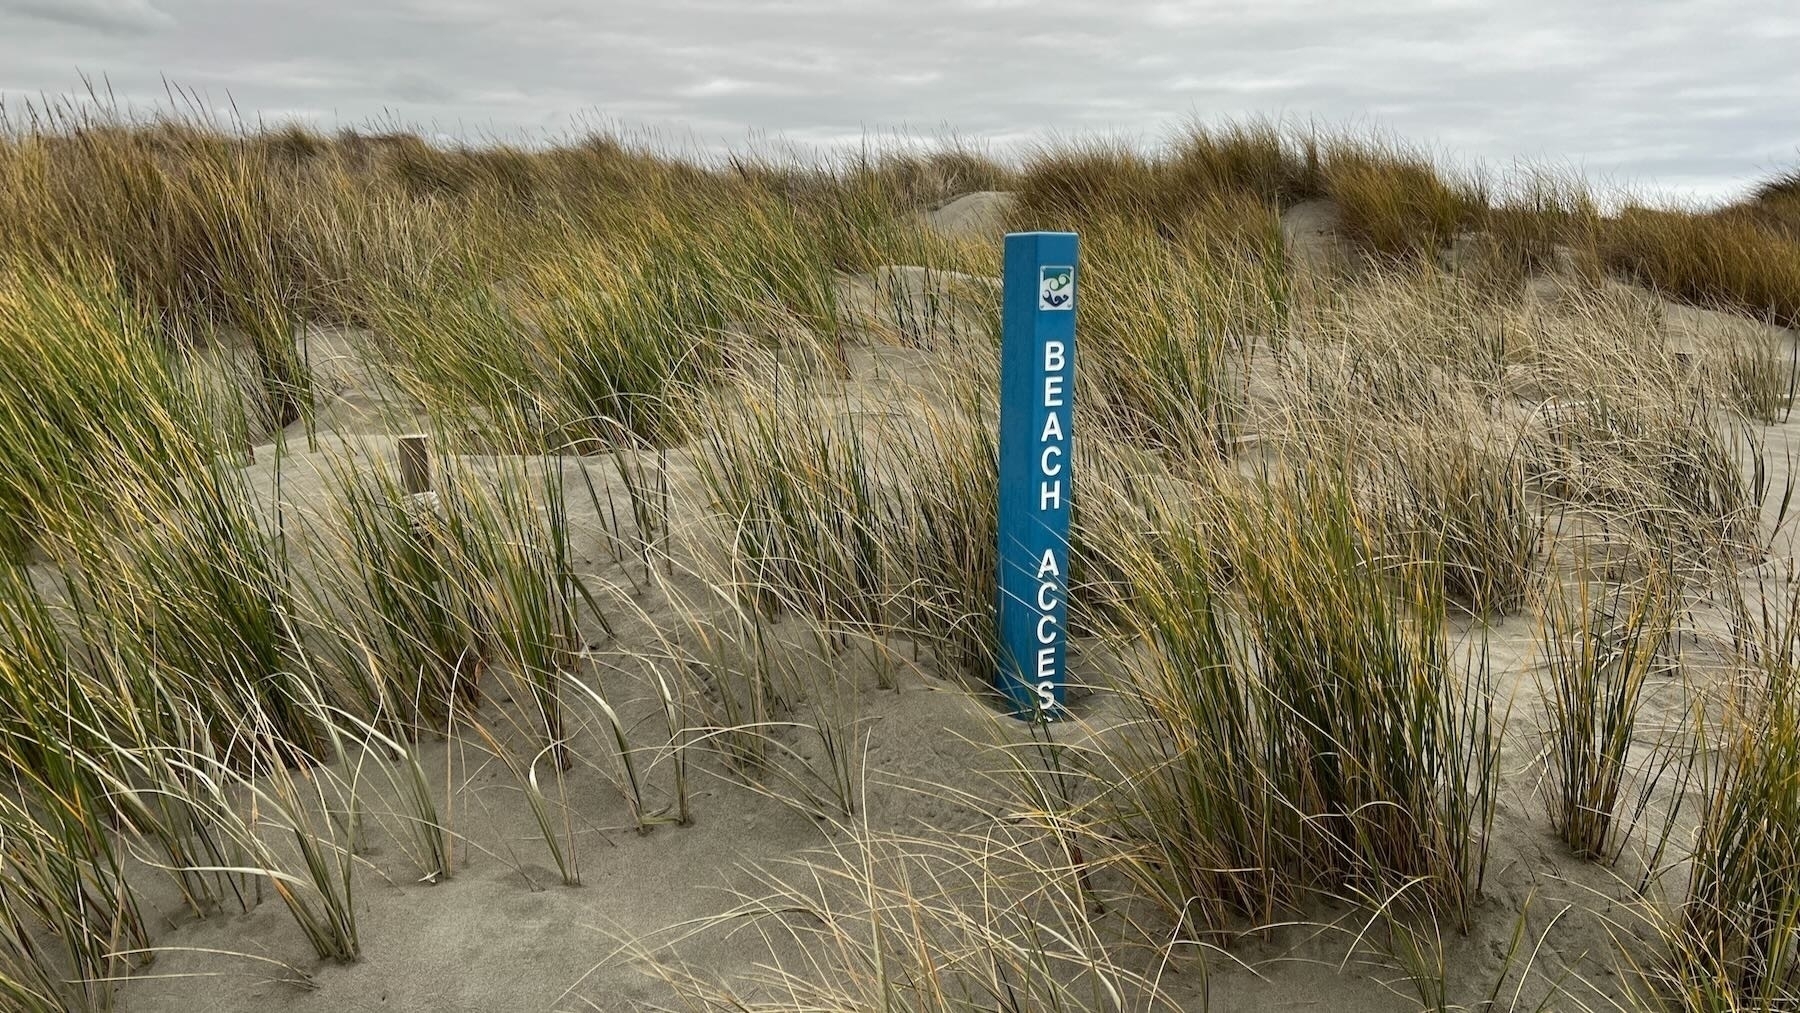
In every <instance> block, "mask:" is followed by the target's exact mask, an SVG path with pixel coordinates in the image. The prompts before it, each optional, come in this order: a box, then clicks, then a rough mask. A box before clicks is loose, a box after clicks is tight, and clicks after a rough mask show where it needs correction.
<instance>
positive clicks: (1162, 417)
mask: <svg viewBox="0 0 1800 1013" xmlns="http://www.w3.org/2000/svg"><path fill="white" fill-rule="evenodd" d="M1083 242H1084V243H1085V244H1086V246H1087V253H1086V257H1085V259H1086V260H1087V261H1088V262H1089V263H1090V264H1091V265H1093V266H1091V267H1090V268H1088V269H1087V271H1086V273H1085V274H1084V276H1083V282H1082V284H1083V286H1084V290H1083V299H1084V302H1083V306H1082V313H1083V317H1082V326H1083V332H1082V336H1083V341H1084V345H1083V350H1084V356H1083V359H1082V369H1081V383H1082V384H1083V386H1084V387H1085V388H1086V389H1087V391H1089V392H1090V393H1091V395H1092V396H1091V397H1090V398H1088V399H1087V402H1088V404H1089V405H1090V406H1092V407H1091V409H1090V412H1091V417H1092V418H1094V419H1095V421H1097V422H1099V423H1100V425H1101V427H1102V430H1103V431H1104V432H1105V433H1106V434H1107V435H1109V436H1111V437H1113V438H1115V439H1122V440H1126V441H1129V442H1133V443H1136V444H1138V445H1140V446H1143V447H1146V448H1149V449H1156V450H1164V451H1167V452H1168V453H1170V454H1171V455H1173V456H1174V457H1176V458H1178V459H1200V458H1208V457H1214V456H1217V455H1218V454H1219V453H1221V451H1222V448H1223V447H1224V445H1225V444H1226V443H1227V441H1228V439H1229V437H1230V435H1231V434H1232V431H1233V427H1234V426H1235V425H1236V423H1237V422H1238V418H1239V415H1240V413H1241V412H1242V397H1241V395H1240V394H1238V393H1237V392H1236V388H1237V387H1238V386H1239V385H1241V384H1242V382H1243V372H1244V370H1243V367H1242V365H1241V363H1242V362H1243V361H1244V360H1245V359H1247V358H1248V356H1249V355H1250V353H1251V350H1252V349H1254V348H1255V347H1256V346H1257V345H1258V344H1260V343H1263V342H1265V341H1268V340H1272V339H1273V338H1274V337H1275V336H1277V335H1278V334H1279V333H1280V332H1281V331H1282V328H1283V326H1284V324H1285V322H1286V321H1285V313H1286V306H1287V283H1286V280H1285V261H1284V259H1283V248H1282V240H1281V231H1280V226H1279V224H1278V222H1277V221H1276V219H1275V216H1274V215H1273V213H1272V212H1270V211H1269V210H1268V209H1267V208H1265V207H1263V206H1262V205H1260V204H1256V203H1254V202H1246V201H1244V200H1242V199H1235V200H1234V199H1220V200H1218V201H1217V202H1215V203H1212V204H1210V206H1209V207H1208V209H1207V214H1205V215H1204V216H1202V217H1198V218H1197V219H1196V220H1195V221H1194V222H1192V223H1191V224H1190V225H1188V226H1187V227H1185V228H1183V229H1182V230H1181V232H1179V233H1178V235H1177V236H1176V237H1175V238H1173V239H1165V238H1162V237H1159V236H1158V235H1157V234H1156V233H1155V232H1154V231H1152V230H1151V229H1150V228H1149V227H1148V225H1147V223H1146V222H1145V221H1143V220H1141V219H1130V218H1113V219H1104V220H1099V221H1096V222H1094V223H1093V227H1092V228H1091V229H1090V230H1089V231H1087V232H1086V233H1084V234H1083Z"/></svg>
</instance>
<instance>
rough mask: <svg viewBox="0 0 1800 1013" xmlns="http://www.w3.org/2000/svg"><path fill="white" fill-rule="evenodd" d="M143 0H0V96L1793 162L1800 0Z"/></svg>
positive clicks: (1726, 178)
mask: <svg viewBox="0 0 1800 1013" xmlns="http://www.w3.org/2000/svg"><path fill="white" fill-rule="evenodd" d="M158 4H159V5H160V6H159V7H153V6H151V5H150V4H149V3H148V2H147V0H74V2H70V0H0V92H11V93H24V94H35V93H38V92H51V93H56V92H62V91H70V90H76V88H77V86H78V85H79V81H78V79H77V77H76V72H77V68H80V69H81V70H83V71H87V72H89V73H95V74H102V73H103V74H105V75H107V77H108V79H109V80H110V82H111V84H112V86H113V89H114V92H115V94H117V95H119V96H120V97H121V98H123V99H126V100H129V101H132V102H134V103H139V104H146V105H147V104H151V103H154V102H155V101H157V100H158V99H159V98H160V96H161V94H162V91H161V88H162V85H161V80H162V78H163V77H164V76H166V77H167V78H168V79H169V80H171V81H174V82H176V83H178V84H182V85H186V86H189V87H192V88H194V89H196V90H197V91H199V92H200V93H201V94H202V95H203V96H204V97H205V99H206V101H209V102H211V103H212V104H214V105H217V106H220V107H224V106H225V105H226V104H227V100H228V99H229V100H231V101H234V102H235V104H236V106H237V108H239V109H241V110H244V111H245V112H246V113H251V112H256V113H261V114H262V115H264V116H265V117H269V118H282V117H289V118H297V119H305V120H310V121H313V122H317V123H319V124H321V125H326V126H334V125H339V124H355V123H359V122H364V121H368V120H372V119H373V120H379V121H381V122H383V123H385V124H391V123H393V122H394V121H395V120H399V121H401V122H404V123H410V124H412V125H415V126H417V127H419V128H420V129H423V130H426V131H429V132H442V133H446V134H451V135H456V136H466V137H492V136H501V137H506V138H509V139H515V140H533V139H541V138H543V137H546V136H552V135H554V134H556V133H558V132H561V131H566V130H568V129H570V128H571V127H572V126H574V125H576V124H578V123H602V124H608V125H612V126H616V127H620V128H623V129H625V130H627V131H654V132H655V133H656V135H657V136H658V137H660V138H661V139H663V140H664V141H665V142H666V143H668V144H670V145H672V146H676V147H685V148H689V149H697V150H703V151H712V150H718V149H720V148H723V147H727V146H735V147H742V146H746V145H757V144H760V145H765V146H766V145H782V144H787V145H793V146H797V147H800V148H809V149H810V148H818V147H824V148H832V147H838V146H845V145H858V144H861V143H864V142H865V141H867V140H870V139H884V138H892V137H894V136H896V135H897V134H901V133H905V134H910V135H914V136H924V137H933V136H940V135H945V134H954V135H956V136H958V137H960V138H963V139H966V140H976V141H979V140H983V139H986V140H989V141H990V142H991V143H992V144H993V145H994V146H996V147H997V148H999V149H1008V148H1014V147H1018V146H1022V145H1029V144H1031V143H1034V142H1038V141H1042V140H1044V139H1047V138H1051V137H1056V136H1070V135H1078V134H1088V133H1104V134H1107V135H1109V136H1114V137H1118V138H1123V139H1126V140H1128V141H1132V142H1136V143H1141V144H1145V145H1149V144H1153V143H1156V142H1157V141H1159V140H1161V139H1163V138H1166V137H1167V136H1168V135H1169V134H1170V133H1171V132H1172V131H1173V130H1175V129H1178V128H1179V127H1180V126H1181V125H1182V124H1183V123H1184V122H1186V121H1189V120H1193V119H1198V120H1202V121H1208V122H1216V121H1220V120H1224V119H1228V118H1233V117H1243V116H1250V115H1259V114H1260V115H1267V116H1277V117H1281V118H1284V119H1285V120H1287V121H1290V122H1294V123H1299V124H1305V123H1309V122H1316V123H1320V124H1325V125H1331V126H1345V127H1350V128H1356V129H1363V130H1381V131H1385V132H1387V133H1389V134H1392V135H1394V136H1397V137H1401V138H1405V139H1407V140H1411V141H1416V142H1419V143H1422V144H1427V145H1430V146H1432V147H1433V148H1434V149H1435V150H1438V151H1439V152H1441V153H1443V154H1444V155H1446V156H1447V157H1452V158H1454V159H1456V160H1457V161H1459V162H1463V163H1476V162H1481V163H1486V164H1488V165H1491V166H1494V167H1497V168H1504V167H1506V166H1509V165H1511V164H1512V163H1514V162H1515V161H1517V160H1521V159H1522V160H1526V161H1530V162H1548V163H1552V164H1555V165H1559V166H1566V167H1571V168H1573V169H1575V170H1577V171H1580V172H1583V173H1585V174H1587V175H1589V176H1590V177H1592V178H1595V179H1597V180H1602V181H1608V182H1615V183H1621V184H1632V185H1636V186H1640V187H1656V188H1659V189H1663V190H1666V191H1668V192H1672V193H1675V194H1678V195H1682V194H1685V195H1692V196H1695V197H1699V198H1718V197H1721V196H1726V195H1729V194H1731V193H1733V192H1735V191H1737V190H1739V189H1741V187H1742V186H1744V185H1745V184H1746V183H1747V182H1748V181H1749V180H1751V179H1753V178H1755V177H1757V176H1759V175H1762V174H1765V173H1767V172H1768V171H1770V170H1772V169H1774V168H1776V167H1779V166H1782V165H1786V164H1792V163H1793V162H1795V161H1797V160H1800V150H1797V147H1796V146H1797V145H1800V107H1797V106H1795V105H1794V104H1793V103H1792V102H1791V96H1793V95H1795V94H1797V93H1800V61H1795V60H1794V59H1793V58H1792V54H1793V52H1794V50H1795V42H1796V40H1800V13H1788V12H1787V10H1786V9H1785V6H1784V5H1781V4H1779V3H1777V2H1776V0H1715V2H1689V0H1592V2H1589V3H1585V4H1580V5H1576V4H1569V3H1566V2H1564V0H1513V2H1504V0H1491V2H1476V0H1358V2H1356V3H1353V4H1352V3H1343V2H1338V0H1261V2H1256V3H1249V2H1237V0H1233V2H1210V3H1208V2H1162V3H1157V2H1146V0H1111V2H1109V3H1105V4H1093V3H1091V2H1087V0H1030V2H1023V0H912V2H910V3H907V4H889V3H879V2H873V0H829V2H828V0H667V2H658V3H650V2H642V3H639V2H625V0H602V2H600V3H582V2H578V0H392V2H384V3H375V2H370V0H309V2H307V3H300V2H297V0H294V2H281V3H273V2H271V3H257V4H245V3H242V2H241V0H158ZM46 12H50V13H46ZM134 17H135V18H136V19H137V20H136V21H133V18H134ZM170 23H178V24H179V25H180V30H179V31H157V32H150V31H146V29H150V28H154V27H156V26H157V25H158V24H162V25H165V26H166V25H168V24H170ZM96 28H107V29H109V30H107V31H96V30H95V29H96Z"/></svg>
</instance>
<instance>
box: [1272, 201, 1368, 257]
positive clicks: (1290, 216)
mask: <svg viewBox="0 0 1800 1013" xmlns="http://www.w3.org/2000/svg"><path fill="white" fill-rule="evenodd" d="M1342 217H1343V216H1342V213H1341V212H1340V211H1339V210H1338V206H1337V203H1336V202H1335V201H1330V200H1308V201H1301V202H1300V203H1298V204H1295V205H1294V206H1293V207H1291V208H1288V209H1287V210H1286V211H1283V212H1282V213H1281V236H1282V239H1283V240H1284V241H1285V242H1286V243H1287V249H1288V254H1289V259H1290V260H1291V261H1292V262H1293V263H1294V264H1295V265H1297V266H1298V267H1300V268H1301V269H1303V270H1305V271H1309V272H1312V273H1315V274H1331V273H1334V272H1337V271H1340V270H1342V269H1343V268H1345V267H1346V266H1348V265H1349V264H1350V263H1351V255H1352V247H1351V245H1350V242H1349V241H1348V240H1346V239H1345V238H1344V237H1343V233H1342V231H1341V229H1340V224H1341V221H1342Z"/></svg>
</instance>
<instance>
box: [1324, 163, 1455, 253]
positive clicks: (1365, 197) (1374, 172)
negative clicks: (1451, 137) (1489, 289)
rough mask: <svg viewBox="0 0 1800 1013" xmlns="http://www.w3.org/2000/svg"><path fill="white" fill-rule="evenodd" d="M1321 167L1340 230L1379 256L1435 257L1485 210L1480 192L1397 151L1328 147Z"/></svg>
mask: <svg viewBox="0 0 1800 1013" xmlns="http://www.w3.org/2000/svg"><path fill="white" fill-rule="evenodd" d="M1323 166H1324V167H1323V170H1322V172H1323V174H1324V183H1325V190H1326V192H1327V193H1329V194H1330V196H1331V197H1332V199H1333V200H1334V201H1336V202H1337V205H1338V212H1339V214H1340V215H1341V221H1342V227H1343V229H1344V231H1345V232H1346V233H1347V234H1348V235H1349V237H1350V238H1351V239H1352V240H1354V241H1355V242H1356V243H1357V244H1358V245H1360V246H1362V247H1363V248H1364V249H1366V250H1368V251H1370V252H1372V253H1374V254H1376V255H1378V256H1381V257H1385V258H1390V259H1400V258H1404V257H1434V256H1436V255H1437V252H1438V251H1439V250H1440V249H1442V248H1444V247H1445V246H1447V245H1449V244H1450V242H1451V240H1453V239H1455V238H1456V236H1457V235H1458V234H1459V233H1460V232H1462V231H1464V230H1466V229H1469V228H1472V227H1474V226H1476V225H1478V224H1479V223H1480V222H1481V220H1482V218H1483V217H1484V216H1485V213H1486V211H1487V207H1488V201H1487V196H1486V194H1485V193H1483V192H1482V190H1481V189H1480V188H1479V187H1477V186H1475V185H1473V184H1471V183H1467V182H1463V181H1459V180H1455V179H1451V178H1449V177H1447V176H1446V175H1445V174H1444V173H1442V172H1440V171H1439V170H1438V168H1437V167H1436V166H1434V165H1433V164H1432V163H1431V161H1430V160H1429V159H1427V158H1425V157H1424V156H1423V155H1420V154H1417V153H1414V152H1410V151H1406V150H1403V149H1401V148H1398V147H1392V146H1389V147H1383V146H1380V145H1370V144H1362V143H1349V142H1343V141H1339V142H1336V143H1328V144H1327V145H1326V147H1325V153H1324V156H1323Z"/></svg>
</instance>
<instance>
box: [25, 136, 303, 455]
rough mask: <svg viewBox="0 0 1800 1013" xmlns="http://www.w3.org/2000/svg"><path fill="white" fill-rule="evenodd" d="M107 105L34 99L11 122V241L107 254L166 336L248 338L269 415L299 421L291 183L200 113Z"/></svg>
mask: <svg viewBox="0 0 1800 1013" xmlns="http://www.w3.org/2000/svg"><path fill="white" fill-rule="evenodd" d="M190 105H191V106H192V108H194V109H198V108H199V106H198V104H197V101H196V102H194V103H190ZM102 108H103V111H101V112H98V113H91V112H86V111H81V110H77V109H74V108H68V107H51V108H39V109H29V110H26V111H25V113H24V114H22V115H23V119H15V121H14V122H10V123H7V124H4V126H6V127H10V128H11V130H10V131H8V132H9V134H10V136H9V137H8V139H7V140H6V141H5V142H0V179H5V180H6V184H7V185H0V201H4V202H5V203H4V215H5V218H6V220H7V222H8V231H7V236H6V239H5V241H4V246H6V247H8V248H10V250H11V251H12V252H14V253H16V254H20V255H24V256H26V257H29V258H32V259H35V260H40V261H44V262H51V263H54V262H58V261H62V260H67V259H71V258H74V259H90V260H99V261H103V262H104V263H106V264H108V265H109V267H110V269H111V270H112V272H113V273H114V276H115V278H116V280H117V283H118V285H119V286H120V288H121V289H122V290H123V291H124V293H125V295H126V296H127V299H128V300H129V303H130V305H132V306H133V308H134V309H136V310H137V311H138V312H141V313H143V314H145V315H146V316H147V317H148V318H149V319H150V320H152V321H154V323H155V326H156V330H157V333H158V336H159V338H160V340H161V341H162V342H163V343H164V344H166V345H167V346H169V347H193V346H195V345H201V344H206V343H210V342H215V341H223V342H228V343H231V344H233V345H234V346H237V347H242V348H243V349H244V350H245V351H246V352H247V353H248V354H249V355H250V356H251V357H252V359H253V361H254V363H255V365H256V373H257V376H258V379H259V388H260V389H259V392H258V393H259V402H260V403H261V405H262V406H263V409H264V410H265V411H266V413H267V415H268V416H269V418H270V419H271V420H272V421H273V422H274V424H275V425H276V426H278V427H279V426H285V425H287V424H289V423H291V422H294V421H296V420H298V419H300V418H301V417H302V416H303V415H304V414H305V413H306V412H307V411H308V409H309V407H310V403H311V379H310V377H309V375H308V370H307V367H306V362H305V359H304V356H303V355H302V353H301V351H300V349H299V346H298V344H297V342H296V339H295V334H296V326H297V325H298V324H299V323H300V320H299V314H300V309H301V305H300V303H301V298H300V295H301V286H302V285H303V284H304V278H305V269H304V267H303V264H302V257H303V253H302V251H300V250H299V249H297V248H295V246H294V245H293V244H292V243H291V242H290V241H289V240H290V236H289V231H288V221H289V216H290V215H291V214H292V203H293V198H294V195H295V192H296V191H295V188H294V187H293V186H291V185H282V184H281V183H280V182H276V183H274V185H272V181H280V180H283V177H284V173H283V172H282V170H281V169H280V168H279V167H278V166H277V165H275V164H273V163H272V162H271V161H270V160H269V159H268V157H267V155H266V151H265V149H263V148H261V147H258V146H256V145H251V144H245V143H242V142H240V141H239V140H237V139H234V138H232V137H230V136H228V135H227V134H226V132H225V131H223V130H222V129H220V126H219V124H217V123H214V122H212V121H211V120H210V119H209V118H208V117H206V116H205V115H198V114H196V115H187V114H183V113H179V112H171V113H169V114H166V115H163V116H161V117H160V118H158V119H156V120H154V121H151V122H148V123H141V124H139V123H131V122H127V121H125V120H124V118H123V117H121V116H119V115H117V114H116V113H115V112H113V111H110V110H106V109H105V108H104V107H102ZM15 115H16V116H17V115H19V114H15Z"/></svg>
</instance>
